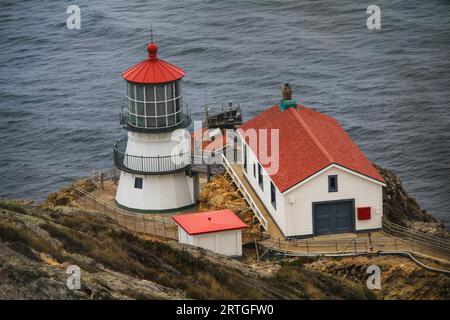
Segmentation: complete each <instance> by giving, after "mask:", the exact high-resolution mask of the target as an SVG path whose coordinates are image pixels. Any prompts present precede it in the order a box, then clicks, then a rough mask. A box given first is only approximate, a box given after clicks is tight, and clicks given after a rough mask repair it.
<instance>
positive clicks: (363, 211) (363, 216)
mask: <svg viewBox="0 0 450 320" xmlns="http://www.w3.org/2000/svg"><path fill="white" fill-rule="evenodd" d="M370 217H371V212H370V207H360V208H358V220H370Z"/></svg>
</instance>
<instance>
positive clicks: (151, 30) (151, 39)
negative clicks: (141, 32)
mask: <svg viewBox="0 0 450 320" xmlns="http://www.w3.org/2000/svg"><path fill="white" fill-rule="evenodd" d="M150 42H151V43H153V26H152V25H150Z"/></svg>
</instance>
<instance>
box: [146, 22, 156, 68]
mask: <svg viewBox="0 0 450 320" xmlns="http://www.w3.org/2000/svg"><path fill="white" fill-rule="evenodd" d="M147 52H148V59H149V60H156V59H158V46H157V45H156V43H154V42H153V26H150V43H149V44H148V46H147Z"/></svg>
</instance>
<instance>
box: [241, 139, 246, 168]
mask: <svg viewBox="0 0 450 320" xmlns="http://www.w3.org/2000/svg"><path fill="white" fill-rule="evenodd" d="M243 160H244V161H243V163H242V167H243V168H244V171H245V172H247V145H246V144H245V143H244V159H243Z"/></svg>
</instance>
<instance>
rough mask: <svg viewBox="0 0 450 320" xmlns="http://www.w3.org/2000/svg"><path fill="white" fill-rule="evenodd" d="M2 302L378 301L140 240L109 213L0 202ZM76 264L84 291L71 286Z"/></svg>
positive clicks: (339, 283) (304, 275) (342, 283)
mask: <svg viewBox="0 0 450 320" xmlns="http://www.w3.org/2000/svg"><path fill="white" fill-rule="evenodd" d="M0 210H1V211H0V212H1V213H0V299H178V298H193V299H330V298H335V299H371V298H375V296H374V295H373V293H372V292H370V291H369V290H367V289H366V288H365V287H364V286H362V285H360V284H358V283H355V282H352V281H349V280H346V279H341V278H339V277H337V276H334V275H331V274H324V273H321V272H317V271H314V270H306V269H300V268H298V267H296V266H292V265H286V266H283V267H280V268H269V269H264V268H261V267H259V268H253V267H251V266H250V265H248V264H246V263H243V262H240V261H237V260H232V259H227V258H225V257H222V256H219V255H216V254H213V253H211V252H208V251H205V250H203V249H199V248H193V247H185V246H183V245H180V244H178V243H174V242H160V241H155V240H145V239H142V238H139V237H137V236H135V235H133V234H131V233H130V232H128V231H127V230H125V229H123V228H122V227H120V226H118V225H117V224H116V223H115V222H114V221H112V220H110V219H108V218H106V217H104V216H102V215H101V214H95V213H90V212H86V211H82V210H78V209H74V208H68V207H59V208H55V209H42V208H39V207H36V206H32V205H30V204H19V203H16V202H11V201H1V202H0ZM69 265H77V266H79V267H80V268H81V290H69V289H68V288H67V287H66V281H67V277H68V275H67V274H66V270H67V267H68V266H69Z"/></svg>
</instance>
